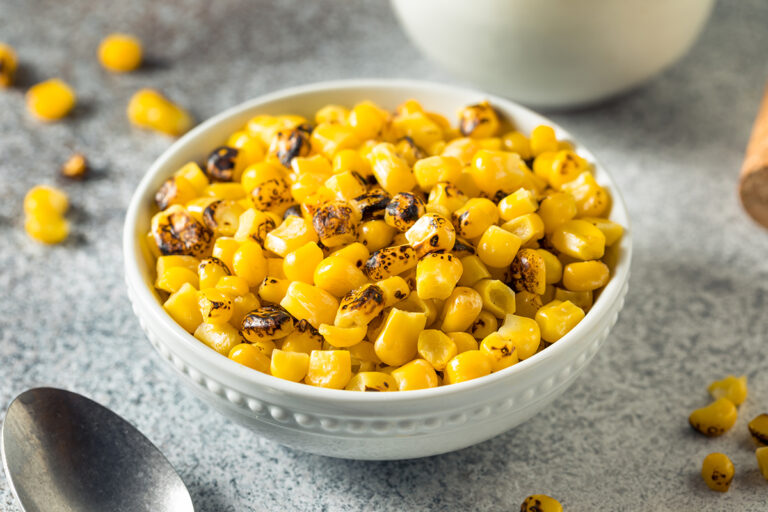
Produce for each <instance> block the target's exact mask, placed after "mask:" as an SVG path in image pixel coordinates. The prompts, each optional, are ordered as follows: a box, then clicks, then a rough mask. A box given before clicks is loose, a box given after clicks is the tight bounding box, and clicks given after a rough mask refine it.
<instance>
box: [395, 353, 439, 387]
mask: <svg viewBox="0 0 768 512" xmlns="http://www.w3.org/2000/svg"><path fill="white" fill-rule="evenodd" d="M392 377H393V378H394V379H395V381H396V382H397V389H398V390H400V391H411V390H415V389H428V388H435V387H437V386H438V379H437V373H435V369H434V368H433V367H432V365H431V364H429V363H428V362H427V361H425V360H424V359H414V360H413V361H411V362H410V363H407V364H404V365H403V366H401V367H400V368H397V369H395V370H392Z"/></svg>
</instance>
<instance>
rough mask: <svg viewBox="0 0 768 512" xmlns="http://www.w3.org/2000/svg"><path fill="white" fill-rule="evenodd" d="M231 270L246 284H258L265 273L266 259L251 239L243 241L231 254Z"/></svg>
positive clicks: (254, 285) (259, 247) (253, 285)
mask: <svg viewBox="0 0 768 512" xmlns="http://www.w3.org/2000/svg"><path fill="white" fill-rule="evenodd" d="M232 270H233V271H234V272H235V275H237V276H240V277H242V278H243V279H245V281H246V282H247V283H248V286H251V287H256V286H258V285H259V284H260V283H261V282H262V281H263V280H264V277H266V275H267V260H266V259H265V258H264V251H262V249H261V246H260V245H259V244H258V243H256V242H254V241H252V240H246V241H245V242H243V243H242V244H241V245H240V247H238V249H237V250H236V251H235V253H234V254H233V255H232Z"/></svg>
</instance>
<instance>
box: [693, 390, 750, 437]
mask: <svg viewBox="0 0 768 512" xmlns="http://www.w3.org/2000/svg"><path fill="white" fill-rule="evenodd" d="M737 417H738V411H737V410H736V406H735V405H733V402H731V401H730V400H728V399H727V398H724V397H721V398H718V399H717V400H715V401H714V402H712V403H711V404H709V405H707V406H706V407H702V408H700V409H696V410H695V411H693V412H692V413H691V415H690V416H689V417H688V422H689V423H690V424H691V427H693V429H694V430H697V431H698V432H700V433H702V434H704V435H705V436H707V437H717V436H720V435H723V434H724V433H725V432H727V431H728V430H730V429H731V427H732V426H733V424H734V423H736V418H737Z"/></svg>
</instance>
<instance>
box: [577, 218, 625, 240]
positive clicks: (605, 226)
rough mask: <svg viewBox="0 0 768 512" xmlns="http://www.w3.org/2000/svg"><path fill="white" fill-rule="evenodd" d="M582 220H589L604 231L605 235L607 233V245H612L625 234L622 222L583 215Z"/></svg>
mask: <svg viewBox="0 0 768 512" xmlns="http://www.w3.org/2000/svg"><path fill="white" fill-rule="evenodd" d="M581 220H583V221H586V222H589V223H590V224H592V225H593V226H595V227H596V228H597V229H599V230H600V231H602V233H603V235H605V246H606V247H610V246H611V245H613V244H615V243H616V242H618V241H619V240H621V236H622V235H623V234H624V228H623V227H622V225H621V224H619V223H617V222H613V221H611V220H608V219H601V218H600V217H582V218H581Z"/></svg>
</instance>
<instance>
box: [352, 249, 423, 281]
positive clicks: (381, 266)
mask: <svg viewBox="0 0 768 512" xmlns="http://www.w3.org/2000/svg"><path fill="white" fill-rule="evenodd" d="M417 263H418V261H417V259H416V251H414V250H413V248H412V247H411V246H410V245H393V246H390V247H385V248H384V249H379V250H378V251H374V252H373V254H371V256H370V257H369V258H368V260H367V261H366V262H365V265H363V272H365V275H366V276H368V277H369V278H370V279H373V280H374V281H379V280H381V279H386V278H388V277H391V276H395V275H398V274H402V273H403V272H406V271H407V270H409V269H412V268H414V267H415V266H416V264H417Z"/></svg>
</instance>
